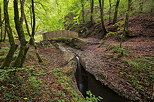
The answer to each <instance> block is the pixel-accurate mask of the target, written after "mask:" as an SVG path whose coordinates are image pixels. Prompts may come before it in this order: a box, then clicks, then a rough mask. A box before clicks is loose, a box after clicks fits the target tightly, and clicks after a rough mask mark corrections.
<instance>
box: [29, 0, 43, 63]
mask: <svg viewBox="0 0 154 102" xmlns="http://www.w3.org/2000/svg"><path fill="white" fill-rule="evenodd" d="M32 15H33V16H32V17H33V26H32V35H31V40H32V45H33V46H34V48H35V50H36V57H37V58H38V61H39V62H43V61H42V59H41V57H40V55H39V53H38V50H37V47H36V45H35V43H34V41H35V39H34V35H35V26H36V20H35V7H34V0H32Z"/></svg>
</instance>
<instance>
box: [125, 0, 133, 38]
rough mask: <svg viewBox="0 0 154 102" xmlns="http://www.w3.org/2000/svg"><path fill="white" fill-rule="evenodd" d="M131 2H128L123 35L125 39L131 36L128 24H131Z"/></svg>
mask: <svg viewBox="0 0 154 102" xmlns="http://www.w3.org/2000/svg"><path fill="white" fill-rule="evenodd" d="M131 2H132V0H128V2H127V11H126V16H125V23H124V31H123V34H124V36H125V37H126V36H129V30H128V23H129V12H130V7H131Z"/></svg>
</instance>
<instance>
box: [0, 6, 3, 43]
mask: <svg viewBox="0 0 154 102" xmlns="http://www.w3.org/2000/svg"><path fill="white" fill-rule="evenodd" d="M1 7H2V4H1V3H0V28H1V34H0V42H2V41H3V27H2V8H1Z"/></svg>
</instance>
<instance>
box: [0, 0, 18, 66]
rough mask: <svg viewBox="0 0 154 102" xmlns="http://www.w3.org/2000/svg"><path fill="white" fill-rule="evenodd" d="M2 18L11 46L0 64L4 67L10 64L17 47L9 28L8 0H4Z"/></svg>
mask: <svg viewBox="0 0 154 102" xmlns="http://www.w3.org/2000/svg"><path fill="white" fill-rule="evenodd" d="M4 19H5V26H6V31H7V33H8V38H9V43H10V46H11V47H10V50H9V52H8V54H7V56H6V58H5V61H4V63H3V64H2V66H1V68H5V67H9V66H10V64H11V62H12V58H13V55H14V52H15V51H16V49H17V47H18V45H16V44H15V42H14V38H13V34H12V29H11V26H10V22H9V15H8V1H7V0H4Z"/></svg>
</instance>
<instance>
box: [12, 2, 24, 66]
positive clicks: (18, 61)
mask: <svg viewBox="0 0 154 102" xmlns="http://www.w3.org/2000/svg"><path fill="white" fill-rule="evenodd" d="M14 21H15V27H16V30H17V33H18V37H19V40H20V44H21V45H20V51H19V54H18V56H17V58H16V60H15V62H14V65H13V67H22V65H23V60H24V58H25V57H24V56H25V51H26V49H27V48H26V44H27V42H26V39H25V35H24V31H23V27H22V24H21V22H20V19H19V10H18V0H14Z"/></svg>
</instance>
